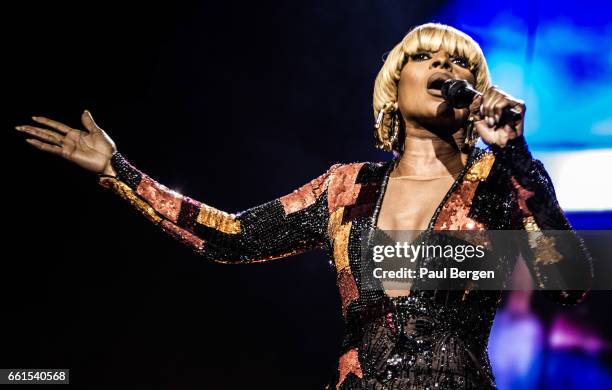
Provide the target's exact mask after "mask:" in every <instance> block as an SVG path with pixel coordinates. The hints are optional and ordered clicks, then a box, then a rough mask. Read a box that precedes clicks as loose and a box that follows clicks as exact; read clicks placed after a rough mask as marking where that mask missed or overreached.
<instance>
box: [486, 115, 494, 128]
mask: <svg viewBox="0 0 612 390" xmlns="http://www.w3.org/2000/svg"><path fill="white" fill-rule="evenodd" d="M487 124H488V125H489V126H490V127H493V126H494V125H495V120H494V119H493V118H491V117H490V116H488V117H487Z"/></svg>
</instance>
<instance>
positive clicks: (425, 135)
mask: <svg viewBox="0 0 612 390" xmlns="http://www.w3.org/2000/svg"><path fill="white" fill-rule="evenodd" d="M404 124H405V126H406V131H405V134H406V138H405V139H404V152H403V153H402V155H401V157H400V159H399V161H398V162H397V165H396V166H395V168H394V170H393V172H391V177H397V176H445V175H452V174H455V173H457V172H459V171H460V170H461V169H462V168H463V167H464V166H465V164H466V163H467V157H468V155H467V154H465V153H462V152H461V145H462V144H463V142H464V139H465V131H464V130H463V129H457V130H456V131H454V132H452V133H451V131H437V132H436V131H432V130H430V129H426V128H424V127H422V126H420V125H418V124H415V123H408V121H406V122H404Z"/></svg>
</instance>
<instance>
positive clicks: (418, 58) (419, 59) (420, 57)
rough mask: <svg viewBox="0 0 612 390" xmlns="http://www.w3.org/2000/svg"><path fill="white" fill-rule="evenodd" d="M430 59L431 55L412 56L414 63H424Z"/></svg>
mask: <svg viewBox="0 0 612 390" xmlns="http://www.w3.org/2000/svg"><path fill="white" fill-rule="evenodd" d="M429 57H430V55H429V53H416V54H413V55H411V56H410V58H412V59H413V60H414V61H423V60H426V59H428V58H429Z"/></svg>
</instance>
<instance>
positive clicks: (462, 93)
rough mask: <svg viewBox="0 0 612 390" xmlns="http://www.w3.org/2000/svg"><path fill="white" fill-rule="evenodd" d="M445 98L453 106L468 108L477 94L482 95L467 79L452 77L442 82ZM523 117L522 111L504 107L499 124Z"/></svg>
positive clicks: (515, 120) (513, 121)
mask: <svg viewBox="0 0 612 390" xmlns="http://www.w3.org/2000/svg"><path fill="white" fill-rule="evenodd" d="M440 91H441V92H442V96H443V97H444V99H445V100H446V101H447V102H448V103H449V104H450V105H451V107H453V108H466V107H468V106H469V105H470V104H471V103H472V100H474V98H475V97H476V96H482V94H481V93H480V92H478V91H477V90H475V89H474V88H473V87H472V86H471V85H470V83H468V82H467V81H465V80H457V79H450V80H446V81H445V82H444V84H442V88H441V89H440ZM520 119H521V113H520V111H518V110H517V109H515V108H512V107H504V109H503V110H502V116H501V118H500V119H499V122H500V123H499V124H506V123H507V124H513V123H515V122H517V121H519V120H520Z"/></svg>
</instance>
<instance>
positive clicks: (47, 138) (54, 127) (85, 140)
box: [15, 110, 117, 176]
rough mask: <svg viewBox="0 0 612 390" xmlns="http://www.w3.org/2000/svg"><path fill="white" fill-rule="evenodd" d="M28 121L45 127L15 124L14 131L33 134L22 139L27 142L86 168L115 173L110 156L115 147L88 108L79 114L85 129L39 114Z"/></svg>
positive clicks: (108, 173) (113, 174)
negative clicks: (74, 127) (75, 127)
mask: <svg viewBox="0 0 612 390" xmlns="http://www.w3.org/2000/svg"><path fill="white" fill-rule="evenodd" d="M32 120H34V121H35V122H37V123H39V124H41V125H45V126H47V127H48V128H45V127H37V126H30V125H22V126H16V127H15V129H17V130H18V131H21V132H23V133H26V134H28V135H31V136H32V137H34V138H26V141H27V142H28V143H29V144H31V145H32V146H34V147H35V148H37V149H40V150H43V151H45V152H48V153H51V154H56V155H58V156H61V157H63V158H64V159H66V160H68V161H71V162H73V163H75V164H77V165H78V166H80V167H82V168H85V169H87V170H88V171H92V172H95V173H103V174H107V175H111V176H115V172H114V170H113V168H112V166H111V164H110V159H111V156H112V155H113V153H115V152H116V151H117V148H116V146H115V143H114V142H113V140H112V139H111V138H110V137H109V136H108V135H107V134H106V132H104V130H102V129H101V128H100V127H98V125H96V123H95V122H94V120H93V117H92V116H91V113H90V112H89V111H87V110H85V111H84V112H83V114H81V122H82V123H83V126H84V127H85V130H78V129H73V128H71V127H70V126H67V125H65V124H63V123H61V122H57V121H54V120H52V119H49V118H45V117H40V116H38V117H37V116H34V117H32Z"/></svg>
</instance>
